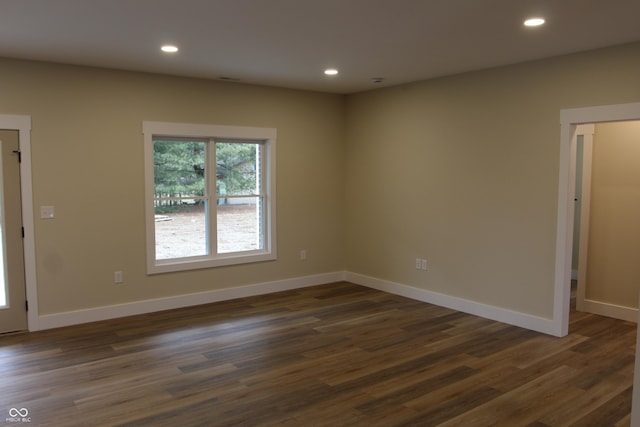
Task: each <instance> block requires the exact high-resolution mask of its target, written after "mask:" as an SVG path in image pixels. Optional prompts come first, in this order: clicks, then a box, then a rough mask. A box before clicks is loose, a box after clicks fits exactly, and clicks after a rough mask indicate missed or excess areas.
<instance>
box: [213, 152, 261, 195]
mask: <svg viewBox="0 0 640 427" xmlns="http://www.w3.org/2000/svg"><path fill="white" fill-rule="evenodd" d="M259 148H260V144H245V143H237V142H236V143H233V142H217V143H216V178H217V179H216V191H217V194H218V196H226V195H234V196H242V195H253V194H260V191H259V188H260V186H259V182H258V178H257V174H256V171H257V165H256V158H257V155H256V152H257V150H258V149H259Z"/></svg>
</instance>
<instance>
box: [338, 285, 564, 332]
mask: <svg viewBox="0 0 640 427" xmlns="http://www.w3.org/2000/svg"><path fill="white" fill-rule="evenodd" d="M345 280H347V281H349V282H351V283H355V284H357V285H361V286H367V287H369V288H373V289H377V290H380V291H384V292H389V293H391V294H395V295H400V296H403V297H407V298H411V299H415V300H418V301H422V302H426V303H429V304H434V305H438V306H442V307H447V308H450V309H453V310H457V311H461V312H464V313H468V314H473V315H475V316H480V317H484V318H486V319H491V320H496V321H498V322H503V323H507V324H509V325H514V326H519V327H522V328H526V329H531V330H533V331H537V332H542V333H544V334H548V335H555V336H557V335H558V334H557V328H556V327H555V324H554V322H553V320H552V319H545V318H542V317H537V316H533V315H530V314H525V313H520V312H516V311H511V310H507V309H504V308H499V307H494V306H490V305H487V304H482V303H479V302H475V301H470V300H466V299H462V298H457V297H453V296H450V295H445V294H441V293H437V292H432V291H428V290H425V289H419V288H415V287H413V286H407V285H403V284H400V283H394V282H389V281H386V280H381V279H376V278H374V277H369V276H364V275H361V274H357V273H350V272H347V273H346V278H345Z"/></svg>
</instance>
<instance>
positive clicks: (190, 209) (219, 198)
mask: <svg viewBox="0 0 640 427" xmlns="http://www.w3.org/2000/svg"><path fill="white" fill-rule="evenodd" d="M143 132H144V151H145V175H146V225H147V226H146V231H147V271H148V273H149V274H153V273H162V272H169V271H179V270H190V269H195V268H205V267H217V266H223V265H231V264H240V263H249V262H258V261H267V260H273V259H275V258H276V245H275V169H274V168H275V142H276V140H275V136H276V130H275V129H270V128H253V127H232V126H214V125H189V124H178V123H162V122H144V123H143Z"/></svg>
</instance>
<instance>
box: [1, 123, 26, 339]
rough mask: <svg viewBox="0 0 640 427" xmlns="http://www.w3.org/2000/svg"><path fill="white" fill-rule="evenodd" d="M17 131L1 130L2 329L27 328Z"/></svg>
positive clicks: (4, 330) (2, 331)
mask: <svg viewBox="0 0 640 427" xmlns="http://www.w3.org/2000/svg"><path fill="white" fill-rule="evenodd" d="M19 160H20V142H19V136H18V131H13V130H0V333H4V332H13V331H22V330H26V329H27V308H26V296H25V295H26V290H25V277H24V249H23V241H22V210H21V206H22V203H21V198H20V196H21V194H20V162H19Z"/></svg>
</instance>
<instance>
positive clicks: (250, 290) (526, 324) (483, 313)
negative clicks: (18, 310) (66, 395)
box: [29, 271, 636, 335]
mask: <svg viewBox="0 0 640 427" xmlns="http://www.w3.org/2000/svg"><path fill="white" fill-rule="evenodd" d="M343 280H346V281H349V282H351V283H354V284H357V285H361V286H366V287H369V288H372V289H377V290H380V291H384V292H389V293H392V294H396V295H401V296H404V297H407V298H411V299H415V300H418V301H422V302H426V303H429V304H435V305H439V306H442V307H447V308H450V309H453V310H457V311H461V312H464V313H469V314H473V315H476V316H480V317H484V318H487V319H491V320H496V321H499V322H503V323H507V324H510V325H514V326H519V327H522V328H526V329H531V330H534V331H538V332H542V333H545V334H549V335H557V331H556V328H555V327H554V324H553V321H552V320H551V319H545V318H542V317H537V316H532V315H529V314H524V313H519V312H515V311H511V310H507V309H503V308H499V307H494V306H490V305H486V304H482V303H478V302H475V301H470V300H466V299H463V298H457V297H453V296H450V295H445V294H441V293H437V292H433V291H428V290H425V289H419V288H415V287H413V286H407V285H403V284H400V283H394V282H390V281H386V280H382V279H377V278H374V277H369V276H364V275H361V274H357V273H350V272H344V271H339V272H333V273H326V274H319V275H315V276H305V277H298V278H293V279H285V280H277V281H273V282H265V283H256V284H252V285H246V286H239V287H235V288H227V289H218V290H212V291H207V292H199V293H194V294H187V295H178V296H174V297H167V298H158V299H153V300H145V301H136V302H131V303H126V304H116V305H110V306H104V307H97V308H90V309H84V310H77V311H70V312H64V313H55V314H47V315H40V316H38V317H37V323H36V322H30V323H29V330H31V331H37V330H44V329H51V328H59V327H63V326H71V325H78V324H82V323H90V322H97V321H100V320H108V319H115V318H119V317H126V316H134V315H138V314H145V313H152V312H156V311H163V310H171V309H175V308H183V307H191V306H196V305H201V304H208V303H213V302H218V301H225V300H231V299H235V298H243V297H250V296H255V295H263V294H269V293H273V292H280V291H287V290H292V289H299V288H305V287H309V286H316V285H322V284H326V283H332V282H339V281H343ZM631 310H632V309H631ZM635 313H636V311H634V316H635V315H636V314H635ZM613 317H616V316H613ZM634 319H635V317H634ZM33 323H35V324H33Z"/></svg>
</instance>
